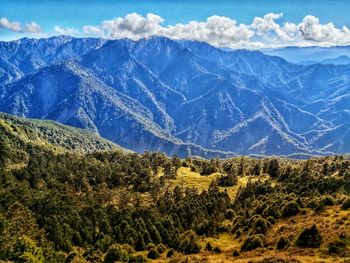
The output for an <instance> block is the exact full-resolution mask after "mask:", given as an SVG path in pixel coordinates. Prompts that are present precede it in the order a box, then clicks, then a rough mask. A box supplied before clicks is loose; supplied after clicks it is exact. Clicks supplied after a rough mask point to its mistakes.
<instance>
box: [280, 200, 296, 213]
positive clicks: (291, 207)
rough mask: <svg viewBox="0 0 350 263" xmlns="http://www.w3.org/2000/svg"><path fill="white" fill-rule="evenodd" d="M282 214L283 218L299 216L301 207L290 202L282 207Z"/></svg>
mask: <svg viewBox="0 0 350 263" xmlns="http://www.w3.org/2000/svg"><path fill="white" fill-rule="evenodd" d="M281 213H282V216H283V217H290V216H295V215H297V214H298V213H299V206H298V204H297V202H295V201H290V202H288V203H286V204H285V205H284V206H283V207H282V211H281Z"/></svg>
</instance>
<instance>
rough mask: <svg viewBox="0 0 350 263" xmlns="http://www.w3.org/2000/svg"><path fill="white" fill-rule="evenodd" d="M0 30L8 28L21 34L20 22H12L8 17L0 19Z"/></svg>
mask: <svg viewBox="0 0 350 263" xmlns="http://www.w3.org/2000/svg"><path fill="white" fill-rule="evenodd" d="M0 28H6V29H9V30H11V31H15V32H20V31H21V24H20V23H19V22H11V21H10V20H8V19H7V18H6V17H2V18H1V19H0Z"/></svg>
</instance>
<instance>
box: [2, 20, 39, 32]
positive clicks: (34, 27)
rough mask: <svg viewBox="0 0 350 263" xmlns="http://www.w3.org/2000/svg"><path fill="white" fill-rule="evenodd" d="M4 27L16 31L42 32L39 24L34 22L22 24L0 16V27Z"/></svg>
mask: <svg viewBox="0 0 350 263" xmlns="http://www.w3.org/2000/svg"><path fill="white" fill-rule="evenodd" d="M2 28H5V29H8V30H11V31H14V32H18V33H34V34H38V33H42V32H43V31H42V29H41V27H40V25H38V24H37V23H35V22H30V23H28V24H25V25H24V26H23V25H22V24H21V23H20V22H17V21H10V20H9V19H8V18H6V17H2V18H0V29H2Z"/></svg>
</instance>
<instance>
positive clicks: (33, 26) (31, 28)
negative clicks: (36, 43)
mask: <svg viewBox="0 0 350 263" xmlns="http://www.w3.org/2000/svg"><path fill="white" fill-rule="evenodd" d="M24 32H27V33H42V32H43V30H42V29H41V27H40V26H39V25H38V24H37V23H35V22H31V23H29V24H26V25H25V27H24Z"/></svg>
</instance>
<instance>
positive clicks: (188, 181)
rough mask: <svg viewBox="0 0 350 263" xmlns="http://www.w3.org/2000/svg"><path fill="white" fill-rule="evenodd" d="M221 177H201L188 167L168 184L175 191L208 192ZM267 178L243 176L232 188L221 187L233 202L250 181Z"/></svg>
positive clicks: (217, 174)
mask: <svg viewBox="0 0 350 263" xmlns="http://www.w3.org/2000/svg"><path fill="white" fill-rule="evenodd" d="M158 175H159V176H161V175H162V171H159V172H158ZM220 176H221V174H220V173H213V174H210V175H200V174H199V173H196V172H192V171H191V169H190V168H188V167H181V168H179V169H178V171H177V176H176V179H174V180H169V181H168V182H167V187H166V188H168V189H174V188H175V187H176V186H179V187H181V188H183V189H185V188H195V189H197V191H198V192H199V193H201V192H203V191H205V190H208V187H209V185H210V184H211V182H212V181H214V180H216V179H218V178H219V177H220ZM267 178H268V177H267V176H262V177H259V178H258V177H252V176H242V177H239V178H238V183H237V184H236V185H235V186H232V187H219V188H220V189H221V190H222V191H224V190H225V189H226V191H227V194H228V195H229V196H230V198H231V200H233V199H234V198H235V197H236V194H237V192H238V189H239V188H240V187H244V186H246V185H247V183H248V181H249V180H253V181H254V180H258V179H260V180H265V179H267Z"/></svg>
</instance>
